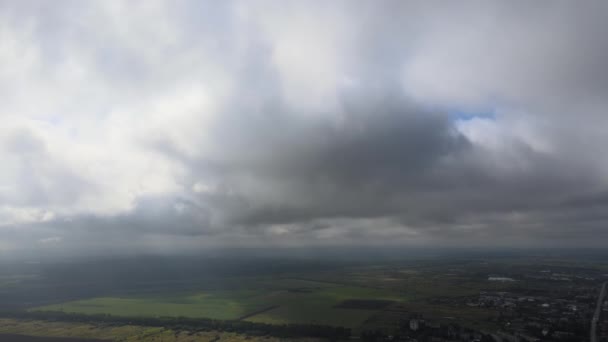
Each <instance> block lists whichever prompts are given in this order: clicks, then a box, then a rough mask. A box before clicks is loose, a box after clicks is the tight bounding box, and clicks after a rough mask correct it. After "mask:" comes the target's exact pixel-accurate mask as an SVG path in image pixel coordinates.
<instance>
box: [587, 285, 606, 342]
mask: <svg viewBox="0 0 608 342" xmlns="http://www.w3.org/2000/svg"><path fill="white" fill-rule="evenodd" d="M607 283H608V282H605V283H604V284H602V289H601V290H600V295H599V296H598V297H597V306H596V307H595V313H594V314H593V318H592V319H591V342H597V323H598V322H599V321H600V314H601V313H602V303H603V302H604V298H605V297H606V284H607Z"/></svg>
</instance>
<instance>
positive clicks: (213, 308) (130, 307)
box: [34, 278, 408, 328]
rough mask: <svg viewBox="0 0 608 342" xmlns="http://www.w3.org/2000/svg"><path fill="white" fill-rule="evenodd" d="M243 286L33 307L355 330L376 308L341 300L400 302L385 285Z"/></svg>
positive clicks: (288, 282)
mask: <svg viewBox="0 0 608 342" xmlns="http://www.w3.org/2000/svg"><path fill="white" fill-rule="evenodd" d="M244 287H247V288H248V289H233V290H229V291H205V292H194V293H183V294H170V295H154V296H150V295H146V296H128V297H97V298H91V299H84V300H77V301H70V302H65V303H61V304H54V305H47V306H42V307H38V308H35V309H34V310H42V311H63V312H74V313H84V314H101V313H104V314H111V315H117V316H127V317H128V316H133V317H142V316H144V317H146V316H147V317H161V316H183V317H204V318H212V319H229V320H237V319H246V320H248V321H252V322H260V323H271V324H283V323H301V324H307V323H314V324H324V325H335V326H344V327H350V328H355V327H357V326H359V325H360V324H361V323H362V322H364V321H365V320H366V319H368V318H369V317H370V316H371V315H373V314H374V313H376V312H377V311H378V310H369V309H367V310H366V309H357V308H339V307H336V306H339V304H340V303H341V302H343V301H347V300H353V299H361V300H365V299H370V300H371V299H375V300H388V301H394V302H403V301H406V300H407V299H408V298H407V296H405V295H402V294H399V293H397V292H393V291H389V290H386V289H374V288H368V287H357V286H344V285H339V284H332V283H327V282H315V281H308V280H301V279H290V278H283V279H249V280H248V281H247V282H246V283H244Z"/></svg>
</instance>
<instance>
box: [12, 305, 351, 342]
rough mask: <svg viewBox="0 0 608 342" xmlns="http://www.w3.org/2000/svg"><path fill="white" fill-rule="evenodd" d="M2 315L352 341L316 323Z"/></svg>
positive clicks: (346, 332)
mask: <svg viewBox="0 0 608 342" xmlns="http://www.w3.org/2000/svg"><path fill="white" fill-rule="evenodd" d="M0 316H3V317H11V318H18V319H37V320H46V321H61V322H79V323H105V324H112V325H127V324H130V325H142V326H153V327H165V328H169V329H174V330H179V331H226V332H237V333H242V334H248V335H255V336H265V335H269V336H276V337H283V338H287V337H320V338H327V339H329V340H333V341H336V340H343V339H348V338H350V335H351V331H350V329H347V328H343V327H332V326H326V325H316V324H264V323H254V322H247V321H234V320H214V319H208V318H190V317H121V316H113V315H108V314H96V315H87V314H78V313H67V312H62V311H13V312H3V313H0Z"/></svg>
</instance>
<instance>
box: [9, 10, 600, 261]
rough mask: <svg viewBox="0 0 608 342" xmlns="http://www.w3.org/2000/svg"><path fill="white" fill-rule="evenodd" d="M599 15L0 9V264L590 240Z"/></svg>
mask: <svg viewBox="0 0 608 342" xmlns="http://www.w3.org/2000/svg"><path fill="white" fill-rule="evenodd" d="M605 7H606V5H604V4H603V3H599V2H595V3H587V4H577V5H574V4H572V3H570V2H565V1H564V2H561V1H558V2H535V3H533V4H532V3H525V4H523V3H517V4H511V3H509V4H506V3H502V2H484V3H475V4H473V3H468V4H462V3H458V4H456V3H453V4H452V3H450V4H441V5H438V4H430V3H427V2H408V3H402V2H397V1H382V2H374V3H372V2H364V1H344V2H341V1H336V2H331V3H324V4H321V3H318V2H301V1H297V2H295V1H294V2H290V1H267V2H256V3H251V2H241V1H226V2H222V3H211V2H209V3H205V2H196V1H181V2H178V3H173V2H165V1H133V2H104V1H97V2H88V3H81V2H76V1H67V0H66V1H59V2H53V3H47V2H43V1H26V2H23V3H18V4H17V3H2V4H0V89H2V91H0V100H1V101H2V103H3V106H2V109H1V110H0V120H1V121H2V124H1V125H0V160H2V168H0V236H1V240H2V243H0V250H6V251H15V250H27V249H30V248H39V249H49V250H50V249H53V248H55V249H61V250H63V251H74V252H83V253H86V252H91V251H112V252H119V251H124V250H129V251H150V250H152V251H180V250H184V249H185V248H189V249H198V248H204V247H208V246H218V245H221V246H275V245H281V246H283V245H287V246H294V245H336V244H337V245H339V244H357V245H360V244H386V243H392V244H403V245H407V244H415V245H416V244H418V245H419V244H429V245H479V244H492V245H500V244H502V245H511V244H514V243H517V244H518V245H522V244H527V245H530V246H533V245H541V244H542V245H583V244H586V245H589V244H598V245H601V243H603V242H605V241H606V240H605V239H606V238H607V236H606V233H607V232H608V231H607V230H606V229H605V226H606V223H607V221H606V220H607V219H608V218H607V217H606V216H605V215H604V214H603V212H604V211H605V209H606V205H607V204H608V202H607V201H606V196H605V194H606V191H608V190H607V189H606V188H607V185H608V178H607V177H606V175H607V174H608V173H607V171H608V159H606V158H604V157H603V149H604V146H606V144H608V138H607V137H606V135H605V132H604V128H605V127H608V118H607V117H606V116H605V111H606V109H607V108H608V93H607V91H608V84H607V83H606V82H607V80H608V75H606V70H608V68H607V65H606V61H607V60H608V39H606V37H605V35H604V34H603V33H604V32H605V29H606V24H605V23H604V22H605V20H604V18H603V17H602V15H601V14H602V13H604V12H605V10H606V8H605Z"/></svg>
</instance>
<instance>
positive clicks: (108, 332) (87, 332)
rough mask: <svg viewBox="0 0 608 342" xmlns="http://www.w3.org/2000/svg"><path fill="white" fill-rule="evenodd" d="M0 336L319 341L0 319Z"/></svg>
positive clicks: (216, 341) (169, 341)
mask: <svg viewBox="0 0 608 342" xmlns="http://www.w3.org/2000/svg"><path fill="white" fill-rule="evenodd" d="M0 334H23V335H29V336H44V337H72V338H90V339H101V340H108V341H124V342H127V341H128V342H140V341H150V342H159V341H163V342H191V341H201V342H204V341H213V342H241V341H248V342H279V341H288V342H318V340H316V339H310V338H301V339H284V338H282V339H278V338H274V337H264V336H262V337H261V336H247V335H242V334H236V333H230V332H215V331H205V332H188V331H179V332H178V331H174V330H171V329H164V328H153V327H143V326H137V325H125V326H120V327H117V326H107V325H93V324H84V323H71V322H46V321H36V320H16V319H2V318H0Z"/></svg>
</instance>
